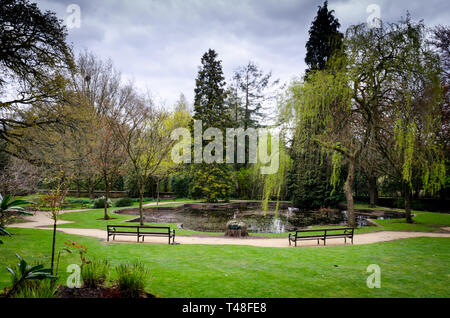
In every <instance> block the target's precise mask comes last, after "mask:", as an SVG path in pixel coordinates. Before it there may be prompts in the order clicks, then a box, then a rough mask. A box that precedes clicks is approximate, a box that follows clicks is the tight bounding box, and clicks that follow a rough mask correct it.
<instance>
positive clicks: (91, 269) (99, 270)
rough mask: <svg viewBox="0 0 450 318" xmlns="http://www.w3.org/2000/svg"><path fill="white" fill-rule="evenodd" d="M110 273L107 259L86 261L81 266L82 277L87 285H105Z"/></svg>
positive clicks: (95, 286) (93, 286) (92, 286)
mask: <svg viewBox="0 0 450 318" xmlns="http://www.w3.org/2000/svg"><path fill="white" fill-rule="evenodd" d="M108 273H109V263H108V261H107V260H93V261H90V262H86V263H85V264H84V265H83V267H82V268H81V277H82V279H83V285H84V286H85V287H91V288H97V287H100V286H103V284H104V283H105V281H106V279H107V277H108Z"/></svg>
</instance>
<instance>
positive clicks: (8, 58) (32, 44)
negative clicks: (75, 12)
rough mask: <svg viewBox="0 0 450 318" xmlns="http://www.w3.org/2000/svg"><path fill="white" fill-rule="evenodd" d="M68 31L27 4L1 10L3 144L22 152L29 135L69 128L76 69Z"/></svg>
mask: <svg viewBox="0 0 450 318" xmlns="http://www.w3.org/2000/svg"><path fill="white" fill-rule="evenodd" d="M66 37H67V31H66V29H65V27H64V26H63V25H62V23H61V21H60V20H58V19H57V17H56V15H55V13H53V12H50V11H47V12H41V11H40V10H39V8H38V7H37V5H36V4H34V3H30V2H28V1H27V0H5V1H2V4H1V6H0V43H1V49H0V98H1V100H0V111H1V113H2V117H1V118H0V139H2V140H5V141H7V142H8V143H9V147H8V149H7V151H8V152H12V153H17V152H18V151H19V149H20V148H21V137H22V132H23V130H24V129H26V128H29V127H42V126H46V125H51V124H55V123H62V122H64V116H62V115H63V112H62V110H61V107H63V106H64V105H63V104H61V103H60V101H61V100H63V99H64V87H65V84H66V80H65V78H64V75H65V74H66V73H67V71H69V70H72V69H73V67H74V64H73V59H72V53H71V50H70V48H69V46H68V45H67V43H66Z"/></svg>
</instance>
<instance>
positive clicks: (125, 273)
mask: <svg viewBox="0 0 450 318" xmlns="http://www.w3.org/2000/svg"><path fill="white" fill-rule="evenodd" d="M116 272H117V279H116V280H115V284H116V286H117V288H118V289H119V290H120V292H121V293H122V296H123V297H129V298H138V297H140V296H141V295H142V294H143V293H145V280H146V278H147V276H148V274H149V272H148V269H147V268H146V267H145V265H143V264H142V263H134V264H120V265H118V266H116Z"/></svg>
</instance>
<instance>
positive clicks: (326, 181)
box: [288, 1, 343, 209]
mask: <svg viewBox="0 0 450 318" xmlns="http://www.w3.org/2000/svg"><path fill="white" fill-rule="evenodd" d="M339 26H340V24H339V21H338V19H336V18H335V17H334V15H333V11H332V10H331V11H329V10H328V2H327V1H325V3H324V4H323V6H322V7H320V6H319V9H318V11H317V16H316V18H315V19H314V21H313V22H312V24H311V28H310V30H309V40H308V42H307V43H306V49H307V51H306V58H305V62H306V65H307V66H308V69H307V70H306V76H305V77H306V80H307V77H308V74H310V73H311V72H313V71H318V70H323V69H325V68H326V66H327V62H328V60H329V59H330V57H331V56H332V55H333V52H334V51H335V50H336V49H338V48H340V47H341V45H342V40H343V35H342V33H340V32H339V31H338V29H339ZM296 129H297V130H301V131H303V132H304V133H303V134H301V136H302V139H301V140H300V139H298V137H296V138H297V139H294V143H293V147H292V149H293V150H292V152H291V157H292V159H293V165H292V166H291V170H290V173H289V176H288V180H289V192H290V194H291V196H292V200H293V203H294V205H295V206H297V207H298V208H301V209H315V208H320V207H330V206H335V205H337V203H339V201H340V200H341V199H343V195H342V192H340V191H337V192H336V191H333V187H332V186H331V184H330V177H331V169H330V159H329V158H328V156H327V154H326V153H323V151H322V150H321V147H320V146H319V145H318V144H317V143H316V142H315V141H314V140H313V139H312V138H311V137H310V136H312V135H315V134H316V133H317V131H315V130H317V129H321V128H320V127H317V126H316V127H314V128H312V127H306V126H301V127H300V126H297V127H296ZM305 132H307V133H305ZM299 135H300V134H296V136H299ZM298 149H308V150H307V151H306V152H299V151H298Z"/></svg>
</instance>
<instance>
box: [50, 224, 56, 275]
mask: <svg viewBox="0 0 450 318" xmlns="http://www.w3.org/2000/svg"><path fill="white" fill-rule="evenodd" d="M55 243H56V218H55V220H54V222H53V242H52V265H51V269H52V275H53V264H54V262H55Z"/></svg>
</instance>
